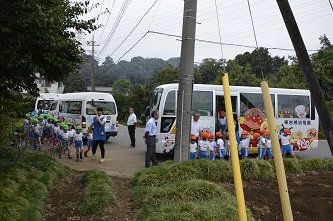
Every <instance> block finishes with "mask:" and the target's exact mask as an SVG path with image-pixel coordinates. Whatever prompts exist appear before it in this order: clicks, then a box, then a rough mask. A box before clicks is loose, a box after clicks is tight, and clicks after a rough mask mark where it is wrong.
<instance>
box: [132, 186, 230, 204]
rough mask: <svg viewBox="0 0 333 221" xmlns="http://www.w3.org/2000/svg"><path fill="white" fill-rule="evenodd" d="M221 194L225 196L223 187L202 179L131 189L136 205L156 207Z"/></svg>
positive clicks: (209, 197) (210, 197)
mask: <svg viewBox="0 0 333 221" xmlns="http://www.w3.org/2000/svg"><path fill="white" fill-rule="evenodd" d="M222 196H224V197H227V193H226V191H225V190H224V189H223V188H221V187H220V186H218V185H217V184H214V183H211V182H208V181H204V180H190V181H181V182H177V183H174V184H168V185H164V186H162V187H147V186H139V187H135V188H134V190H133V198H134V203H135V205H136V207H140V206H142V205H146V206H153V207H156V206H160V205H161V204H165V203H175V202H179V201H198V200H208V199H212V198H214V197H222Z"/></svg>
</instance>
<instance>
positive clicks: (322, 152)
mask: <svg viewBox="0 0 333 221" xmlns="http://www.w3.org/2000/svg"><path fill="white" fill-rule="evenodd" d="M296 155H297V157H300V158H314V157H317V158H333V157H332V153H331V151H330V148H329V146H328V143H327V141H326V140H319V141H318V148H316V149H313V150H309V151H305V152H298V153H296Z"/></svg>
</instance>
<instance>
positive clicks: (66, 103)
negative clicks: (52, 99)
mask: <svg viewBox="0 0 333 221" xmlns="http://www.w3.org/2000/svg"><path fill="white" fill-rule="evenodd" d="M69 104H70V101H63V102H61V104H60V105H61V108H59V111H60V113H63V114H67V113H68V109H69Z"/></svg>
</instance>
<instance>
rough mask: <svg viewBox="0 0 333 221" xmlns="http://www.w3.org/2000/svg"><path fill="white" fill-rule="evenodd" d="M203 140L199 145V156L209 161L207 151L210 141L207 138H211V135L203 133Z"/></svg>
mask: <svg viewBox="0 0 333 221" xmlns="http://www.w3.org/2000/svg"><path fill="white" fill-rule="evenodd" d="M201 137H202V140H200V141H199V143H198V148H199V150H200V151H199V156H200V158H201V159H207V150H209V141H208V140H207V138H208V137H209V134H208V133H206V132H203V133H202V134H201ZM208 156H209V155H208Z"/></svg>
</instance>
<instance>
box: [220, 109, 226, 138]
mask: <svg viewBox="0 0 333 221" xmlns="http://www.w3.org/2000/svg"><path fill="white" fill-rule="evenodd" d="M219 122H220V132H221V133H223V132H224V131H225V130H226V129H227V117H226V116H225V112H224V111H223V110H222V111H220V117H219Z"/></svg>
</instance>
